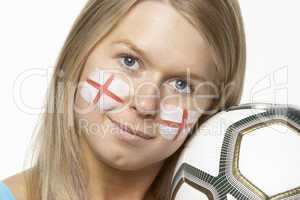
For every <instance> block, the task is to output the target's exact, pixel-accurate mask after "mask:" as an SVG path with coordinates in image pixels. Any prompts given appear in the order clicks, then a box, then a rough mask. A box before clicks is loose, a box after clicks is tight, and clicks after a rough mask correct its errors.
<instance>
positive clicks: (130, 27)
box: [109, 1, 214, 78]
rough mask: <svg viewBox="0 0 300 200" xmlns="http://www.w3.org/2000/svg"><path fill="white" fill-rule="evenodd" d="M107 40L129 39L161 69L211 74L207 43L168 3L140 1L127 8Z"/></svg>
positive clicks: (211, 68) (113, 41)
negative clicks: (187, 70)
mask: <svg viewBox="0 0 300 200" xmlns="http://www.w3.org/2000/svg"><path fill="white" fill-rule="evenodd" d="M109 38H110V40H111V41H112V43H114V44H116V43H115V41H122V39H124V40H126V41H132V43H134V45H135V46H137V47H139V48H140V49H143V50H144V51H145V53H146V54H147V56H148V58H149V60H151V61H152V62H153V63H152V64H154V65H155V66H157V67H159V68H160V69H166V70H168V68H171V69H172V70H174V69H175V70H181V71H185V70H186V69H187V68H189V70H190V71H191V72H192V73H193V72H195V73H200V74H203V73H206V77H207V78H208V76H213V75H214V70H213V69H214V67H213V61H212V58H211V55H210V51H209V48H208V45H207V43H206V41H205V40H204V38H203V37H202V36H201V34H200V33H199V32H198V30H197V29H196V28H194V26H192V24H190V23H189V21H188V20H187V19H186V18H184V17H183V16H182V15H181V14H180V13H179V12H178V11H177V10H175V9H174V8H173V7H172V6H171V5H169V4H165V3H162V2H159V1H142V2H140V3H138V4H137V5H136V6H135V7H133V8H132V10H130V11H129V12H128V13H127V14H126V16H125V17H124V18H123V19H122V20H121V21H120V22H119V23H118V25H117V26H116V27H115V29H114V30H113V31H112V33H111V34H110V37H109Z"/></svg>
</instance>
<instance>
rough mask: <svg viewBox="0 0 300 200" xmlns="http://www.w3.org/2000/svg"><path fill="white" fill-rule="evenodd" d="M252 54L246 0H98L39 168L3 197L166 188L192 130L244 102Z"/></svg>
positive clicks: (67, 56)
mask: <svg viewBox="0 0 300 200" xmlns="http://www.w3.org/2000/svg"><path fill="white" fill-rule="evenodd" d="M245 54H246V52H245V38H244V29H243V23H242V17H241V13H240V9H239V4H238V2H237V1H236V0H202V1H200V0H188V1H187V0H169V1H164V0H147V1H145V0H139V1H138V0H124V1H123V0H90V1H88V3H87V5H86V6H85V7H84V9H83V10H82V12H81V14H80V16H79V17H78V19H77V20H76V22H75V24H74V26H73V27H72V30H71V32H70V34H69V36H68V38H67V40H66V42H65V45H64V47H63V49H62V52H61V54H60V56H59V59H58V62H57V65H56V68H55V71H54V74H53V77H52V81H51V86H50V87H49V92H48V98H47V109H46V110H47V111H46V112H45V113H44V115H43V118H42V123H41V125H40V126H39V129H38V135H37V138H36V142H37V143H36V146H35V149H36V154H34V155H33V156H34V157H33V164H32V168H29V169H28V170H25V171H23V172H22V173H19V174H16V175H14V176H12V177H9V178H7V179H5V180H4V181H3V182H1V184H0V197H1V200H6V199H17V200H23V199H27V200H87V199H89V200H102V199H103V200H104V199H105V200H107V199H114V200H127V199H128V200H142V199H156V200H167V199H168V195H169V189H170V178H171V175H172V172H173V168H174V165H175V163H176V160H177V157H178V155H179V154H180V152H181V150H182V148H183V147H184V143H185V142H186V141H187V140H188V138H189V135H190V134H192V133H193V132H194V131H195V130H196V129H197V128H198V127H199V126H200V125H201V123H202V122H203V121H204V120H206V119H207V118H208V117H209V116H210V115H211V114H213V113H215V112H217V111H218V110H220V109H221V108H223V107H228V106H231V105H236V104H238V103H239V101H240V96H241V92H242V88H243V81H244V72H245ZM171 111H172V112H171ZM168 112H169V113H168ZM175 118H180V120H181V118H182V121H180V122H178V121H177V122H176V119H175ZM172 119H173V121H172ZM1 195H2V196H1Z"/></svg>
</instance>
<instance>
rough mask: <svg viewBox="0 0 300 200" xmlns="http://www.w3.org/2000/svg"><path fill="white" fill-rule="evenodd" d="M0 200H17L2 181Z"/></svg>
mask: <svg viewBox="0 0 300 200" xmlns="http://www.w3.org/2000/svg"><path fill="white" fill-rule="evenodd" d="M0 199H1V200H16V198H15V197H14V195H13V193H12V191H11V190H10V189H9V188H8V187H7V186H6V185H5V184H4V182H2V181H0Z"/></svg>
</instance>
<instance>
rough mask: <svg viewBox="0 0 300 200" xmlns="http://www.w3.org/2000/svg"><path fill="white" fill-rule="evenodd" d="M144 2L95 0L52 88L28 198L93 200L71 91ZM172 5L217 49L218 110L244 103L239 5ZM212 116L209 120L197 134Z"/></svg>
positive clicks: (168, 163) (164, 181) (194, 0)
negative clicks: (100, 47)
mask: <svg viewBox="0 0 300 200" xmlns="http://www.w3.org/2000/svg"><path fill="white" fill-rule="evenodd" d="M139 2H140V1H138V0H89V1H88V2H87V4H86V5H85V7H84V8H83V10H82V11H81V13H80V15H79V16H78V18H77V19H76V21H75V23H74V25H73V27H72V29H71V31H70V33H69V35H68V37H67V39H66V41H65V44H64V46H63V48H62V51H61V52H60V56H59V58H58V60H57V64H56V67H55V70H54V74H53V76H52V79H51V83H50V87H49V89H48V94H47V98H46V112H44V113H43V115H42V118H41V124H40V126H39V127H38V132H37V133H38V134H37V138H36V146H35V150H36V152H35V154H33V158H34V161H33V163H32V165H33V167H32V173H30V174H29V175H28V176H26V180H27V186H28V199H31V200H37V199H41V200H54V199H60V200H71V199H72V200H86V199H87V196H86V185H87V174H86V173H87V172H86V170H85V166H84V165H83V157H82V151H81V147H80V142H79V137H80V135H79V133H78V130H77V125H76V123H75V118H74V115H75V114H74V110H73V103H74V102H73V101H74V98H75V95H76V92H77V90H76V87H75V89H74V87H70V83H72V84H74V85H77V84H78V82H79V79H80V75H81V73H82V70H83V68H84V66H85V62H86V60H87V57H88V55H89V54H90V52H91V51H92V50H93V48H95V46H96V45H97V44H98V43H99V42H100V41H101V40H102V39H103V38H104V37H105V36H106V35H107V34H109V33H110V32H111V30H112V29H113V28H114V27H115V26H116V25H117V23H118V21H120V20H121V19H122V18H123V17H124V15H125V14H126V13H127V12H129V10H130V9H131V8H132V7H133V6H135V5H136V4H137V3H139ZM169 3H170V4H171V5H172V6H173V7H174V8H175V9H176V10H177V11H178V12H179V13H181V14H182V16H184V17H185V18H186V19H187V20H189V21H190V22H191V24H192V25H193V26H194V27H195V28H196V29H198V30H199V33H200V34H203V36H204V37H205V39H206V40H207V42H208V44H209V46H210V48H211V52H212V55H213V57H214V61H215V64H216V66H217V68H218V73H219V74H218V76H219V77H217V78H216V81H217V82H219V83H221V82H222V83H224V84H220V88H219V89H220V90H221V91H222V95H221V97H220V99H219V100H218V101H217V102H215V103H214V104H213V105H212V107H214V108H216V109H217V110H218V109H220V108H222V107H223V106H224V107H228V106H231V105H236V104H238V103H239V101H240V97H241V93H242V88H243V81H244V73H245V60H246V56H245V55H246V50H245V48H246V45H245V36H244V29H243V22H242V17H241V13H240V8H239V4H238V2H237V0H169ZM62 74H63V75H62ZM232 83H234V84H233V87H232ZM229 84H231V87H230V88H229V89H228V88H227V86H228V85H229ZM208 117H209V115H203V116H202V117H201V118H200V119H199V120H198V122H197V123H196V125H195V126H194V128H193V131H195V130H196V129H197V128H198V127H199V126H200V124H201V123H202V122H203V121H204V120H206V119H207V118H208ZM185 142H186V141H185ZM183 147H184V144H183V145H182V146H181V147H180V148H179V149H178V150H177V151H176V152H175V153H174V154H173V155H172V156H170V157H169V158H167V159H166V160H165V164H164V166H163V167H162V169H161V170H160V172H159V174H158V176H157V178H156V179H155V181H154V182H153V183H152V185H151V187H150V189H149V192H151V193H152V194H154V196H155V199H159V200H167V199H168V198H169V189H170V178H171V175H172V173H173V170H174V166H175V163H176V160H177V158H178V155H179V154H180V152H181V150H182V149H183ZM37 188H39V190H38V191H37V190H36V189H37Z"/></svg>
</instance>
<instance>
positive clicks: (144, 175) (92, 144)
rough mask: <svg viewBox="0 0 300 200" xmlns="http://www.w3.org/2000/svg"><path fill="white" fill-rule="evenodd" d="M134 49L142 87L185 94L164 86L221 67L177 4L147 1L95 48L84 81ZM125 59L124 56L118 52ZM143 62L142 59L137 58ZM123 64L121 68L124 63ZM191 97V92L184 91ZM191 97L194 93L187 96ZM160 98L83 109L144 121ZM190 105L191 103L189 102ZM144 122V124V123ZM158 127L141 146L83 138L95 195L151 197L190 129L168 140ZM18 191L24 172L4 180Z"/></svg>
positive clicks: (101, 198) (122, 199) (123, 199)
mask: <svg viewBox="0 0 300 200" xmlns="http://www.w3.org/2000/svg"><path fill="white" fill-rule="evenodd" d="M120 38H122V39H126V40H127V41H133V42H134V44H135V45H136V46H138V47H140V48H142V49H144V51H145V52H146V54H147V59H146V58H145V57H143V56H142V55H139V54H137V53H136V52H134V51H133V50H132V49H130V48H129V47H127V46H126V45H125V44H124V43H123V44H118V45H116V44H114V45H113V43H114V42H116V41H118V40H119V39H120ZM117 52H118V53H124V52H132V54H133V53H134V55H135V56H137V57H139V58H140V59H141V60H143V63H144V64H145V66H144V67H140V69H139V71H138V72H137V73H136V74H135V75H130V76H131V78H132V79H133V83H134V87H135V88H137V87H138V86H139V85H140V84H141V83H143V82H145V81H151V83H153V85H156V86H157V87H158V88H161V89H162V91H163V92H162V94H163V95H164V96H166V95H168V94H171V95H174V94H176V95H179V96H180V95H182V94H180V93H178V91H174V90H172V91H169V90H168V89H167V88H164V86H162V85H163V84H164V83H166V82H168V81H169V80H171V79H172V78H174V77H181V76H183V77H184V76H186V71H187V70H189V71H190V72H191V73H192V74H197V75H199V76H201V77H204V78H205V79H206V80H213V79H214V77H215V75H216V70H215V67H214V64H213V60H212V58H211V55H210V52H209V50H208V46H207V44H206V43H205V41H204V39H203V38H202V36H201V34H199V32H198V31H197V30H196V29H195V28H194V27H193V26H192V25H191V24H190V23H189V22H188V21H187V20H186V19H185V18H184V17H183V16H181V15H180V14H179V13H178V12H177V11H176V10H175V9H174V8H173V7H171V6H170V5H169V4H167V3H163V2H157V1H145V2H141V3H139V4H138V5H137V6H136V7H135V8H134V9H132V10H131V11H130V12H129V13H128V14H127V15H126V17H125V18H123V19H122V21H121V23H120V24H118V26H117V27H116V28H115V29H114V30H113V31H112V32H111V34H109V35H108V36H107V38H105V39H104V40H103V41H101V43H100V44H99V45H98V46H97V47H96V48H95V49H94V50H93V52H92V53H91V55H90V56H89V58H88V61H87V63H86V66H85V69H84V71H83V74H82V76H81V81H84V80H86V78H87V76H88V74H89V73H90V72H91V71H93V70H94V69H95V66H96V67H99V66H103V68H105V66H116V69H117V70H118V67H120V65H119V64H118V62H117V58H116V54H117ZM119 59H120V58H119ZM136 65H138V64H136ZM120 70H122V69H120ZM192 81H193V83H194V84H195V85H196V84H199V83H200V82H201V78H200V77H193V79H192ZM137 92H138V93H137V94H135V95H140V94H142V95H151V94H155V90H154V89H153V88H151V86H145V87H143V90H140V91H137ZM184 98H191V97H184ZM186 100H187V101H190V99H186ZM159 103H160V102H159V100H158V99H154V98H152V99H151V98H140V99H139V100H137V101H136V102H135V103H132V104H130V105H129V107H128V108H127V109H125V110H123V111H122V112H121V113H118V114H110V115H108V114H107V115H105V114H99V113H96V112H90V113H88V114H85V115H83V114H82V115H78V116H77V117H78V118H82V119H87V120H88V121H89V122H91V123H99V121H100V122H101V124H102V125H103V126H104V125H108V124H109V123H111V122H110V121H109V119H108V116H109V117H112V118H114V119H118V120H119V121H121V120H126V122H127V124H142V122H143V121H144V120H150V121H151V120H153V119H154V118H155V114H153V113H152V112H151V111H153V110H156V109H157V107H158V105H159ZM210 103H211V102H210V101H208V100H207V101H206V100H203V101H201V103H200V104H199V105H200V107H201V108H202V109H203V110H204V109H206V108H208V107H209V106H210ZM76 104H77V105H78V106H79V107H80V106H81V107H84V106H86V102H85V101H84V100H83V99H82V98H81V97H80V96H77V97H76ZM189 109H191V108H189ZM141 127H142V125H141V126H140V129H142V128H141ZM154 131H155V130H152V132H151V131H149V132H151V133H153V134H155V135H156V137H155V138H154V139H152V140H151V141H150V140H149V142H148V143H147V144H146V145H144V146H143V147H142V148H141V147H133V146H130V145H128V144H124V143H122V142H120V141H117V140H116V139H115V138H113V136H112V135H110V134H106V135H105V137H99V135H100V131H99V133H98V134H95V135H92V134H91V135H86V136H85V137H82V138H81V142H82V146H83V151H84V154H85V158H86V165H87V167H88V171H89V174H90V178H89V185H88V193H89V196H90V197H91V198H90V199H91V200H110V199H114V200H143V199H144V200H145V199H146V200H150V199H152V197H151V196H145V194H146V192H147V190H148V189H149V187H150V185H151V183H152V182H153V180H154V179H155V177H156V176H157V174H158V172H159V170H160V168H161V166H162V164H163V161H164V160H165V159H166V158H167V157H169V156H170V155H172V154H173V153H174V152H175V151H176V150H177V149H178V148H179V147H180V146H181V144H182V143H183V142H184V140H185V139H186V137H187V135H184V134H182V135H179V137H178V138H177V139H176V140H175V141H170V140H166V139H164V138H163V137H161V136H159V134H158V133H157V132H154ZM4 182H5V183H6V184H7V185H8V186H9V187H10V188H11V190H12V191H13V193H14V194H15V196H16V198H17V200H23V199H25V195H24V194H25V192H24V180H23V178H22V174H17V175H15V176H12V177H10V178H8V179H6V180H5V181H4Z"/></svg>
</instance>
